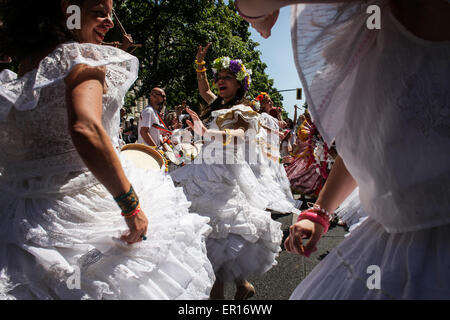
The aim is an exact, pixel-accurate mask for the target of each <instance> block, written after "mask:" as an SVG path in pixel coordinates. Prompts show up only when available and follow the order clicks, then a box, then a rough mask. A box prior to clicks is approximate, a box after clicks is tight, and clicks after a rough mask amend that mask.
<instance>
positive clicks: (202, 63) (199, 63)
mask: <svg viewBox="0 0 450 320" xmlns="http://www.w3.org/2000/svg"><path fill="white" fill-rule="evenodd" d="M195 64H197V65H200V66H202V65H204V64H206V62H205V60H203V61H202V62H198V61H197V59H195Z"/></svg>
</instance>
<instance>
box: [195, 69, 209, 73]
mask: <svg viewBox="0 0 450 320" xmlns="http://www.w3.org/2000/svg"><path fill="white" fill-rule="evenodd" d="M195 71H197V72H198V73H202V72H206V68H203V69H201V70H198V69H196V70H195Z"/></svg>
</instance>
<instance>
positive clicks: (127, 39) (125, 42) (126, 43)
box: [120, 34, 134, 51]
mask: <svg viewBox="0 0 450 320" xmlns="http://www.w3.org/2000/svg"><path fill="white" fill-rule="evenodd" d="M133 42H134V41H133V37H132V36H131V34H124V35H123V37H122V45H121V46H120V49H122V50H123V51H127V50H128V48H129V47H130V46H131V45H132V44H133Z"/></svg>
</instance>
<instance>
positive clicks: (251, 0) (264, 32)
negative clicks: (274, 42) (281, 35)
mask: <svg viewBox="0 0 450 320" xmlns="http://www.w3.org/2000/svg"><path fill="white" fill-rule="evenodd" d="M354 1H362V0H236V1H235V6H236V9H237V10H238V12H239V14H240V15H241V17H242V18H244V20H246V21H248V22H249V23H250V24H251V26H252V27H253V28H255V30H256V31H258V32H259V33H260V34H261V36H262V37H263V38H268V37H270V34H271V33H270V32H271V30H272V27H273V26H274V25H275V23H276V21H277V19H278V15H279V13H280V8H282V7H284V6H287V5H291V4H295V3H337V2H354Z"/></svg>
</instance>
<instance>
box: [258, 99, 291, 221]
mask: <svg viewBox="0 0 450 320" xmlns="http://www.w3.org/2000/svg"><path fill="white" fill-rule="evenodd" d="M255 100H256V101H258V102H259V103H260V104H261V108H260V112H261V114H260V118H259V123H260V130H259V132H258V135H257V141H258V144H259V146H260V149H261V156H260V157H258V161H257V163H256V164H254V165H252V170H253V172H254V173H255V175H256V177H257V178H258V180H259V182H260V183H261V184H262V185H263V186H264V187H265V188H266V190H267V192H266V197H267V198H268V199H269V200H270V201H269V206H268V209H270V210H272V211H276V212H279V213H291V212H295V213H296V212H297V209H296V208H295V201H294V197H293V195H292V191H291V187H290V184H289V179H288V178H287V175H286V171H285V169H284V167H283V165H282V164H281V161H280V159H281V153H280V145H281V143H280V134H281V133H282V131H280V127H279V125H280V122H279V121H278V119H276V118H274V117H272V116H271V115H270V114H269V113H270V111H271V110H273V103H272V99H271V98H270V96H269V94H268V93H266V92H261V93H260V94H259V95H258V96H257V97H256V99H255Z"/></svg>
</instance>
